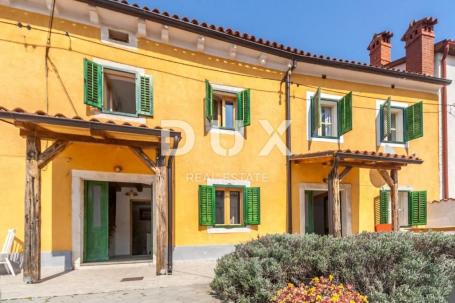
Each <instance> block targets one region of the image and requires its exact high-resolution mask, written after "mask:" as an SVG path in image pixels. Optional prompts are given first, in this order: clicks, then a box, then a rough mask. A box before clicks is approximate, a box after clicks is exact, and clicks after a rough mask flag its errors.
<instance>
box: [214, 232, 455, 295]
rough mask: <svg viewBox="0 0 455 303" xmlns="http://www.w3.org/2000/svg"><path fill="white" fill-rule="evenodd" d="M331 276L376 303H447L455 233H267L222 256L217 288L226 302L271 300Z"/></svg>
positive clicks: (454, 277) (454, 272)
mask: <svg viewBox="0 0 455 303" xmlns="http://www.w3.org/2000/svg"><path fill="white" fill-rule="evenodd" d="M330 274H333V275H334V276H335V278H336V280H337V281H339V282H340V283H344V284H350V285H352V286H353V288H354V289H356V290H357V291H359V292H360V293H362V294H365V295H367V296H368V299H369V301H370V302H413V303H415V302H426V303H430V302H446V301H447V299H446V298H447V297H448V296H449V294H450V292H451V290H452V287H453V284H454V283H455V236H453V235H443V234H437V233H426V234H411V233H381V234H379V233H363V234H360V235H357V236H351V237H344V238H339V239H337V238H333V237H330V236H317V235H302V236H300V235H268V236H264V237H261V238H258V239H257V240H254V241H251V242H248V243H246V244H241V245H237V246H236V249H235V251H234V252H233V253H231V254H228V255H226V256H224V257H222V258H221V259H220V260H219V261H218V264H217V266H216V268H215V278H214V280H213V281H212V283H211V287H212V289H213V290H214V291H215V292H216V293H217V294H218V295H219V297H220V298H221V299H223V300H227V301H234V302H269V301H270V300H271V298H272V297H273V295H274V294H275V293H276V291H277V290H278V289H280V288H282V287H284V286H285V285H287V283H292V284H294V285H300V284H301V283H303V282H306V281H309V279H311V278H313V277H319V276H328V275H330Z"/></svg>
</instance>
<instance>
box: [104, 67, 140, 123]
mask: <svg viewBox="0 0 455 303" xmlns="http://www.w3.org/2000/svg"><path fill="white" fill-rule="evenodd" d="M103 74H104V79H103V81H104V83H103V91H104V100H103V109H104V110H105V111H109V112H116V113H127V114H136V75H135V74H132V73H128V72H122V71H117V70H114V69H109V68H104V69H103Z"/></svg>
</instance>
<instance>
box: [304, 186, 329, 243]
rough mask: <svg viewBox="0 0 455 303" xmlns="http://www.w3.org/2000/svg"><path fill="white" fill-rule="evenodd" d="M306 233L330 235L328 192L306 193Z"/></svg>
mask: <svg viewBox="0 0 455 303" xmlns="http://www.w3.org/2000/svg"><path fill="white" fill-rule="evenodd" d="M305 194H306V199H305V200H306V203H305V208H306V209H305V215H306V218H305V219H306V220H305V224H306V226H305V232H306V233H308V234H313V233H314V234H317V235H328V234H329V195H328V193H327V192H326V191H311V190H310V191H306V192H305Z"/></svg>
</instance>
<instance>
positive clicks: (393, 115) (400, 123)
mask: <svg viewBox="0 0 455 303" xmlns="http://www.w3.org/2000/svg"><path fill="white" fill-rule="evenodd" d="M403 113H404V108H400V107H392V108H391V109H390V131H389V133H388V134H386V133H385V131H384V129H385V127H384V125H385V123H386V121H385V120H384V119H385V117H384V115H381V125H382V126H383V128H382V138H383V140H382V141H383V142H390V143H404V119H403Z"/></svg>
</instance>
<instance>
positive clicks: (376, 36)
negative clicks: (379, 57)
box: [367, 31, 393, 50]
mask: <svg viewBox="0 0 455 303" xmlns="http://www.w3.org/2000/svg"><path fill="white" fill-rule="evenodd" d="M392 37H393V33H392V32H391V31H382V32H380V33H375V34H373V37H372V38H371V42H370V44H369V45H368V48H367V50H371V49H372V48H373V46H374V43H375V42H376V41H377V40H378V39H381V40H382V42H386V43H390V39H391V38H392Z"/></svg>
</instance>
